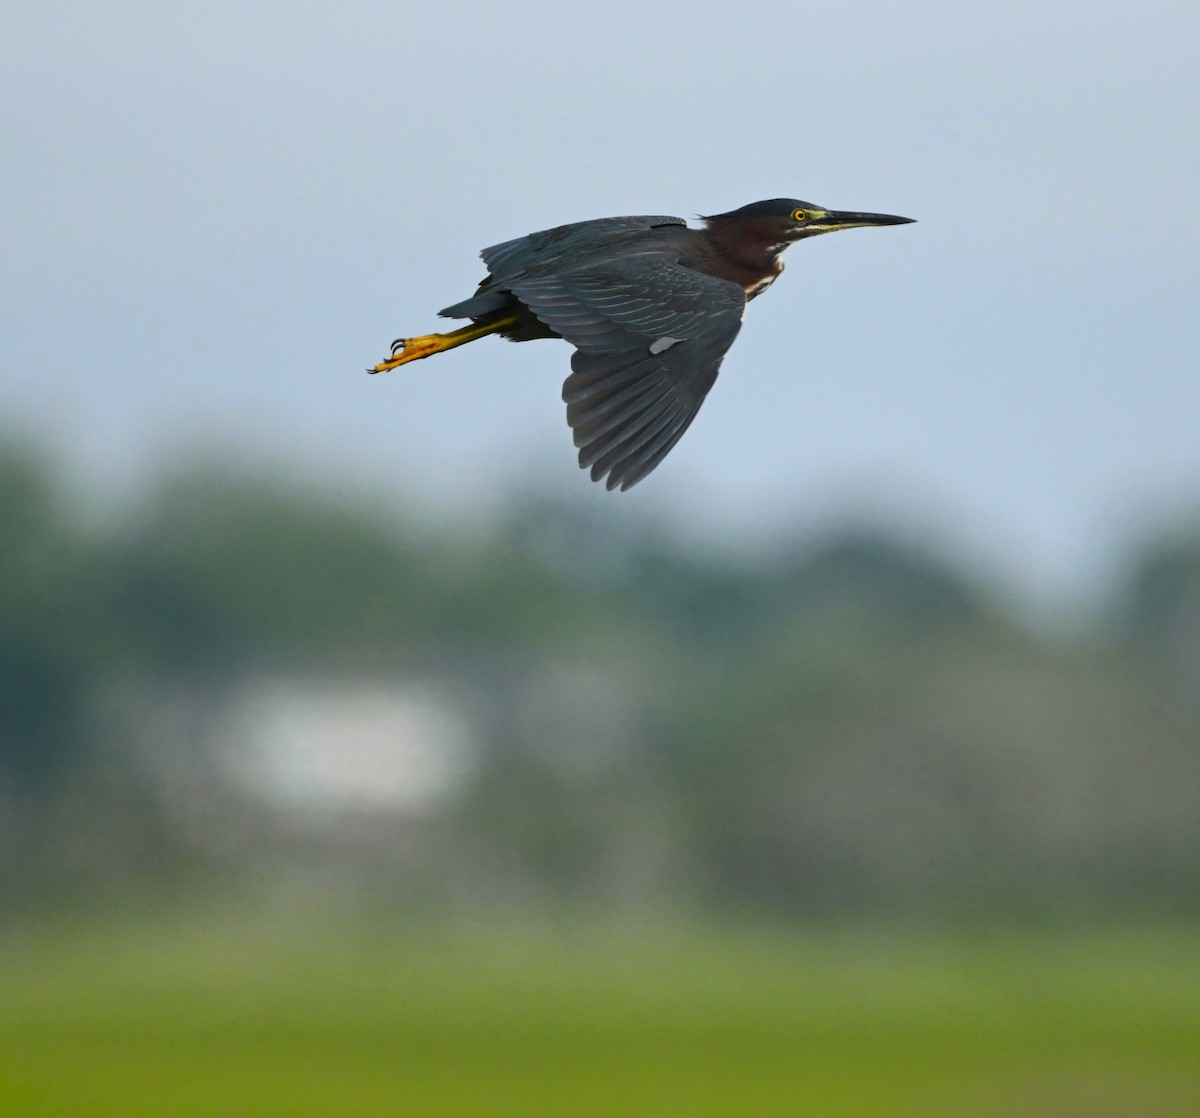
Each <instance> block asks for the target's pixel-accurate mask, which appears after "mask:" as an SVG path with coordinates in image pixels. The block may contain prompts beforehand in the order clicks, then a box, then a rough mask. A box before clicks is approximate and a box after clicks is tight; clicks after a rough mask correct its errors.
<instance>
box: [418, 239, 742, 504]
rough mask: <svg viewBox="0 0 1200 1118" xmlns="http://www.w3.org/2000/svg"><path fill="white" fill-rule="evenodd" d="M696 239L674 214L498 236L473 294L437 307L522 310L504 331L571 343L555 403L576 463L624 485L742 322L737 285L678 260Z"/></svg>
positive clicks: (649, 463)
mask: <svg viewBox="0 0 1200 1118" xmlns="http://www.w3.org/2000/svg"><path fill="white" fill-rule="evenodd" d="M695 236H696V231H695V230H691V229H688V227H687V224H686V223H685V222H684V221H683V220H682V219H680V218H676V217H620V218H604V219H600V220H597V221H583V222H578V223H577V224H574V225H564V226H559V227H558V228H557V229H548V230H545V231H543V232H540V233H533V234H530V235H529V236H527V237H520V238H518V239H516V240H512V241H505V242H504V243H502V244H498V245H493V246H492V247H491V248H487V249H484V250H483V252H482V253H481V255H482V257H483V261H484V263H485V264H486V265H487V267H488V271H489V273H490V274H489V276H488V277H487V279H485V280H484V282H483V283H482V284H481V285H480V287H479V290H478V291H477V292H476V294H475V295H473V296H472V297H471V298H470V299H465V300H463V301H462V302H461V303H456V304H455V305H454V306H451V307H447V308H445V310H443V311H441V312H439V313H440V314H442V315H443V316H445V317H447V318H472V319H480V318H484V317H487V316H491V315H505V314H511V313H512V312H513V311H514V309H519V308H523V309H524V311H525V312H526V313H523V314H521V317H520V322H519V324H518V325H516V326H514V327H512V328H510V329H507V330H503V331H501V333H502V334H503V335H505V336H507V337H510V338H512V339H513V340H519V341H524V340H526V339H529V338H536V337H561V338H565V339H566V340H567V341H568V342H570V343H571V344H572V345H573V346H575V350H576V352H575V353H574V354H572V356H571V375H570V376H569V377H567V379H566V382H565V383H564V385H563V400H564V401H565V402H566V404H567V422H568V423H569V424H570V426H571V429H572V431H573V433H574V437H575V445H576V446H577V447H578V448H579V464H580V465H581V466H584V467H588V468H590V470H591V476H592V478H593V480H595V481H599V480H601V479H606V480H605V484H606V485H607V487H608V488H609V489H615V488H617V487H620V488H621V489H628V488H629V487H630V486H631V485H635V484H636V483H637V482H639V481H640V480H641V479H642V478H644V477H645V476H646V475H647V474H648V473H650V471H651V470H653V469H654V468H655V467H656V466H657V465H658V464H659V463H660V462H661V461H662V460H663V458H665V457H666V455H667V453H668V452H669V451H670V449H671V448H672V447H673V446H674V445H675V444H676V443H677V442H678V441H679V439H680V437H681V436H682V435H683V433H684V431H686V430H687V428H688V426H689V425H690V424H691V422H692V420H693V419H694V418H695V417H696V412H697V411H698V410H699V408H700V405H701V403H703V401H704V397H705V396H706V395H707V393H708V390H709V389H710V388H711V387H712V386H713V382H714V381H715V380H716V378H717V370H718V368H719V367H720V364H721V360H722V358H724V356H725V352H726V351H727V350H728V349H729V347H730V345H731V344H732V343H733V339H734V338H735V337H736V336H737V332H738V330H739V328H740V327H741V321H742V312H743V311H744V309H745V306H746V292H745V290H744V289H743V288H742V287H741V286H740V285H739V284H737V283H734V282H733V281H731V280H727V279H721V278H718V277H717V276H714V275H708V274H705V273H703V272H700V271H697V270H695V269H694V268H692V267H689V266H687V265H686V264H685V263H683V261H684V260H686V259H688V258H689V256H694V255H695V249H696V245H695V243H694V241H693V238H694V237H695Z"/></svg>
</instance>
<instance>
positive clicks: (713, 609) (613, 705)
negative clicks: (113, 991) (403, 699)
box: [0, 451, 1200, 916]
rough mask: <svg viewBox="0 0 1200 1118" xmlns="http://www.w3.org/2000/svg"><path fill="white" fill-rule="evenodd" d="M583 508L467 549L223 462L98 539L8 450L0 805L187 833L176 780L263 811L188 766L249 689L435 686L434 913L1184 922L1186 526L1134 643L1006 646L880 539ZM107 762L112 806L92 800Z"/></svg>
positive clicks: (536, 514)
mask: <svg viewBox="0 0 1200 1118" xmlns="http://www.w3.org/2000/svg"><path fill="white" fill-rule="evenodd" d="M586 496H587V498H588V499H587V501H586V503H579V504H570V503H564V502H561V501H555V500H550V499H546V498H539V497H528V498H526V499H524V500H520V501H514V503H513V504H512V505H511V506H510V507H509V508H508V509H506V510H503V511H502V512H501V513H500V514H499V515H498V516H497V517H496V520H495V522H494V523H493V524H492V525H491V526H489V527H487V528H486V529H485V528H478V527H477V529H476V530H475V531H473V532H470V533H468V532H464V531H451V530H447V529H444V528H443V529H440V530H435V529H433V528H431V527H429V526H428V525H425V526H417V525H414V524H412V523H407V522H405V521H403V520H402V519H400V518H398V517H396V516H395V515H390V514H387V513H385V512H383V511H381V510H379V509H377V508H373V507H370V506H369V505H367V504H365V503H363V502H362V501H358V500H355V499H353V498H351V497H348V496H346V495H344V494H341V495H338V494H328V493H326V494H323V495H322V494H315V493H313V492H311V491H310V490H309V489H307V488H305V487H302V486H298V485H296V484H295V483H293V482H291V481H289V480H287V479H279V478H275V479H272V478H269V477H265V476H257V475H251V474H247V473H245V472H242V473H239V472H237V471H235V470H231V469H228V468H226V469H220V470H216V469H214V470H210V471H207V472H205V471H199V472H192V473H189V474H186V475H179V476H177V477H175V478H172V479H169V480H167V481H166V482H164V483H163V484H162V485H160V486H159V487H158V488H157V489H156V490H155V491H153V492H152V493H150V494H149V495H148V496H147V497H146V499H145V500H144V501H143V502H142V503H141V504H140V505H139V506H138V507H137V508H136V510H134V512H133V513H131V514H130V515H127V516H125V517H123V518H119V519H116V520H113V521H110V522H109V523H107V524H105V525H104V527H103V529H102V530H100V531H98V532H94V533H90V534H89V533H87V532H85V531H84V530H83V529H81V528H80V527H79V526H78V525H76V524H75V523H73V521H72V518H71V517H70V516H69V515H67V513H66V512H65V511H64V510H65V508H66V500H65V498H64V495H63V493H62V491H61V488H60V486H58V485H57V484H56V482H55V480H54V478H53V476H52V475H51V473H50V472H49V470H48V469H47V468H46V466H45V465H44V464H43V463H41V462H39V461H38V460H37V459H36V458H34V457H32V456H29V455H22V454H20V453H18V452H16V451H12V452H9V453H8V454H7V456H6V457H4V458H3V459H2V460H0V499H2V500H3V503H4V509H5V521H4V523H5V529H6V530H5V532H4V533H3V534H2V535H0V559H2V560H3V561H2V562H0V797H3V796H6V795H7V796H8V797H9V799H10V801H15V802H20V801H23V800H25V799H28V798H29V797H30V796H35V795H36V796H42V797H45V796H49V797H54V796H61V795H65V794H66V792H67V791H69V790H71V789H74V791H73V792H72V794H73V795H74V796H76V797H77V798H76V799H75V800H72V801H70V802H72V803H74V804H75V805H76V806H75V807H74V808H73V810H74V811H76V812H77V813H78V817H79V818H81V819H83V820H84V821H86V820H88V819H91V818H105V819H107V818H109V817H110V816H112V817H116V818H119V816H120V809H119V806H114V805H117V804H119V800H120V796H119V794H118V792H117V790H119V788H120V786H121V783H122V780H124V781H126V783H127V784H128V787H129V789H130V792H129V803H130V804H131V805H142V806H131V808H130V825H129V833H130V835H131V836H137V835H142V834H150V833H157V832H158V830H160V829H161V828H163V827H166V828H169V827H170V826H172V825H173V824H172V822H171V819H172V817H171V815H170V812H168V811H167V810H166V808H163V811H162V819H161V822H160V821H159V820H158V819H157V818H156V819H155V820H154V821H153V822H152V825H148V826H144V827H139V826H138V825H136V824H135V823H134V822H133V819H134V816H135V815H136V814H137V813H138V812H144V811H146V810H151V811H152V810H153V809H152V808H150V809H147V807H146V806H145V805H146V804H147V803H148V802H149V801H151V800H152V799H153V792H152V790H153V788H154V787H156V784H155V782H156V781H158V782H160V783H161V782H162V781H163V780H168V781H171V782H174V785H175V786H179V787H186V786H188V782H191V784H192V785H193V786H194V788H193V791H192V792H191V793H190V794H189V796H188V797H187V803H188V804H189V805H190V806H189V809H188V810H191V811H198V810H199V808H197V807H195V806H194V805H201V806H203V805H207V807H205V808H204V810H207V811H209V812H210V813H211V815H212V817H213V818H222V817H223V814H224V816H229V815H230V814H231V813H232V815H233V816H234V817H237V818H244V819H250V818H251V816H253V812H254V808H253V805H251V804H249V803H248V802H243V800H241V799H237V798H236V796H234V797H232V798H231V799H229V800H227V801H221V800H220V796H221V795H226V796H232V794H231V793H230V792H229V790H228V788H226V789H225V790H224V792H222V786H221V783H220V778H219V775H218V774H217V773H216V770H215V769H214V768H213V763H212V761H211V758H209V757H207V756H206V755H205V752H204V751H205V748H207V747H206V746H205V745H204V743H205V742H206V741H211V740H212V739H213V737H214V735H218V734H227V733H232V732H234V731H232V730H230V729H229V726H230V725H232V724H233V723H231V722H229V718H230V711H231V707H230V705H229V704H230V703H231V702H232V700H233V698H234V697H235V692H236V691H237V689H238V688H239V687H242V688H251V687H252V686H253V685H254V683H255V681H256V680H258V679H260V678H262V677H264V676H267V675H272V676H274V677H276V678H278V677H285V678H287V679H291V680H301V681H302V680H305V679H315V680H318V681H320V680H329V679H346V678H350V679H365V680H368V681H373V682H374V684H375V685H377V686H382V687H385V688H386V687H388V686H392V685H393V684H394V685H396V686H400V685H402V684H403V683H404V681H406V680H412V679H419V680H424V681H430V682H432V683H433V684H434V685H436V687H437V688H440V690H441V691H444V692H445V693H446V694H448V695H451V696H454V697H455V700H456V701H457V703H458V704H459V706H458V709H457V710H456V712H455V713H456V714H458V715H460V716H461V717H462V718H463V719H465V720H466V721H468V722H469V723H470V725H471V727H472V730H473V733H474V741H473V743H472V744H473V746H474V748H475V750H476V754H475V756H474V757H473V759H472V764H471V765H470V766H469V768H468V774H467V776H466V777H465V779H464V781H463V782H462V783H461V785H460V786H459V787H458V789H457V791H456V793H455V794H454V795H453V796H451V797H450V798H449V799H447V800H445V801H444V802H443V803H441V804H440V806H439V808H438V811H437V817H436V821H434V822H426V823H414V824H413V828H414V830H415V831H421V829H422V827H424V828H425V832H424V833H426V834H427V835H428V836H433V835H441V836H442V840H444V841H442V840H439V841H440V843H441V844H440V845H439V844H438V843H433V844H432V845H430V846H429V847H428V848H426V847H423V846H422V844H421V843H419V842H418V843H414V844H413V849H415V850H418V851H419V850H426V853H424V854H421V855H420V858H423V859H424V861H423V862H421V864H420V865H419V866H418V867H417V869H416V870H414V871H413V876H415V877H416V878H419V879H420V880H422V881H425V882H446V883H448V884H447V885H446V887H445V890H444V894H443V897H442V899H446V897H447V896H460V895H461V893H462V891H463V889H464V888H465V889H466V891H467V892H470V893H472V894H476V895H483V894H488V895H490V896H493V897H503V896H506V895H511V896H530V897H559V898H563V897H566V898H571V899H572V900H573V901H574V900H579V899H590V900H591V901H593V902H594V903H597V904H600V905H603V904H607V903H616V901H617V899H619V898H620V899H622V900H621V903H629V904H635V905H637V904H653V903H654V902H655V901H656V900H658V899H660V898H663V897H671V898H676V899H683V900H684V901H686V902H687V903H693V904H702V905H707V906H711V907H713V908H717V909H723V908H725V907H726V906H729V905H734V906H737V907H745V908H748V909H751V910H757V911H767V912H772V913H777V914H780V915H787V916H795V915H802V916H812V915H817V914H825V913H831V912H833V913H836V912H845V911H848V910H849V911H866V910H870V909H872V908H876V907H878V906H884V907H886V908H888V909H890V910H913V911H930V910H937V911H940V912H952V913H973V912H974V913H977V912H982V911H997V910H1004V911H1012V910H1014V908H1018V909H1025V910H1028V911H1030V912H1045V911H1048V910H1055V911H1059V912H1063V911H1065V912H1075V911H1092V910H1103V909H1106V908H1113V907H1116V908H1120V907H1121V906H1123V905H1129V904H1138V905H1156V906H1160V907H1161V908H1163V909H1165V910H1169V911H1176V912H1178V911H1192V910H1194V909H1195V906H1196V905H1197V904H1198V903H1200V817H1198V815H1197V812H1196V810H1195V805H1196V803H1197V802H1198V801H1200V750H1197V749H1196V748H1195V747H1196V744H1197V742H1200V705H1198V704H1196V702H1195V695H1196V694H1197V693H1200V675H1196V674H1195V672H1196V671H1197V670H1200V669H1198V667H1197V665H1200V658H1198V657H1200V636H1198V634H1200V630H1197V629H1196V625H1195V619H1196V617H1197V616H1200V614H1198V612H1197V607H1196V603H1195V601H1193V599H1194V598H1195V596H1196V593H1197V589H1196V588H1197V586H1200V583H1198V582H1197V581H1196V580H1197V578H1200V574H1198V573H1197V572H1200V566H1197V564H1196V559H1197V552H1196V551H1195V548H1194V546H1193V545H1192V544H1191V543H1189V542H1188V541H1187V538H1186V537H1185V536H1180V537H1178V540H1176V541H1175V542H1172V543H1170V545H1169V546H1167V545H1164V544H1162V543H1155V544H1153V545H1151V546H1150V547H1148V548H1147V550H1146V552H1145V554H1144V556H1143V557H1142V559H1141V560H1140V561H1139V562H1138V563H1137V564H1135V565H1134V567H1133V571H1134V573H1133V575H1132V576H1131V579H1130V585H1131V587H1132V589H1131V591H1130V592H1129V593H1128V594H1127V596H1126V606H1125V612H1126V616H1127V618H1128V621H1127V626H1126V630H1125V631H1126V632H1127V633H1128V634H1130V636H1131V639H1130V640H1128V641H1127V642H1126V643H1124V644H1123V645H1121V646H1119V647H1106V646H1105V645H1103V644H1101V643H1100V642H1099V641H1088V640H1083V639H1075V640H1066V639H1063V640H1057V641H1051V640H1046V639H1044V638H1043V637H1040V636H1038V635H1036V634H1034V633H1031V632H1029V631H1027V630H1026V629H1024V628H1023V626H1022V625H1021V624H1020V623H1019V621H1018V619H1017V618H1015V617H1013V616H1011V615H1009V614H1008V613H1006V612H1005V610H1004V609H1003V608H1002V607H1001V606H1000V605H999V604H997V599H996V598H995V596H994V595H993V594H991V593H990V592H989V590H988V588H987V587H985V586H981V585H979V584H977V583H975V582H972V581H971V579H970V578H968V577H967V576H966V575H965V574H964V573H962V572H960V571H958V570H955V569H954V568H953V566H952V565H950V564H949V563H947V562H946V561H944V560H942V559H940V558H939V557H937V556H933V555H929V554H926V553H924V552H923V551H921V550H920V549H918V548H915V547H913V546H911V545H909V544H906V543H903V542H900V541H897V540H896V539H894V538H892V537H889V536H887V535H885V534H881V533H871V532H869V531H864V530H856V531H851V532H843V533H840V534H831V535H829V536H828V537H827V538H824V539H819V538H818V539H805V540H802V541H799V542H798V543H797V544H796V546H794V547H792V548H789V549H785V550H780V551H775V552H770V553H767V552H763V553H758V554H747V555H744V556H741V557H739V558H736V559H731V558H728V557H725V556H721V555H717V554H714V553H706V552H705V551H704V550H702V549H698V548H697V547H695V546H688V545H686V544H684V543H682V542H680V541H679V540H677V539H675V538H674V537H672V536H671V535H669V534H668V533H667V532H665V531H664V530H662V529H661V528H659V527H658V526H656V525H651V524H649V523H647V522H645V521H643V520H639V519H637V518H635V517H632V516H630V515H628V513H622V512H621V511H620V509H619V507H617V508H616V510H615V511H614V506H613V505H612V504H611V503H608V504H605V503H602V502H597V501H596V500H595V496H596V495H595V494H594V493H591V492H589V493H588V494H587V495H586ZM1179 540H1183V541H1184V542H1183V543H1180V542H1178V541H1179ZM1189 673H1192V674H1189ZM1192 681H1194V685H1193V682H1192ZM300 685H301V684H297V686H300ZM175 709H178V710H181V711H183V712H185V713H184V714H182V715H180V716H179V718H177V719H176V722H175V723H174V724H173V723H171V721H170V718H169V717H167V715H169V714H170V712H171V711H172V710H175ZM164 710H165V711H166V712H167V714H164V713H163V712H164ZM164 719H165V721H164ZM222 719H225V721H222ZM181 723H182V729H181V728H180V724H181ZM172 725H174V729H173V730H172ZM226 745H228V743H226ZM139 749H140V750H141V752H140V753H139ZM148 757H149V758H152V760H151V761H150V762H149V763H147V760H146V759H147V758H148ZM155 766H157V768H155ZM206 766H207V767H206ZM98 769H99V770H100V771H103V772H105V773H106V774H107V777H106V781H105V787H106V788H107V789H108V792H107V793H106V795H108V797H109V798H108V800H107V801H106V804H105V806H104V807H103V809H100V808H98V807H97V804H96V803H93V801H91V800H89V799H88V795H91V794H92V793H88V792H86V791H84V790H83V789H86V788H87V787H90V786H91V784H92V783H93V782H94V778H95V774H96V772H97V770H98ZM239 795H240V793H239ZM214 797H215V799H214ZM210 800H211V801H212V802H211V803H210V802H209V801H210ZM89 803H91V804H92V808H93V809H94V810H90V809H89V808H88V806H87V805H88V804H89ZM24 818H25V819H26V824H25V825H27V826H28V827H31V828H34V829H35V830H36V828H37V826H38V825H39V824H38V822H37V821H38V820H41V821H42V823H41V826H42V827H43V830H42V831H41V832H38V833H34V832H33V831H31V832H30V833H29V834H28V835H26V839H27V841H28V842H29V843H32V844H33V845H35V846H36V845H38V844H39V843H40V844H42V845H43V846H46V847H47V848H48V849H58V847H56V846H55V844H56V843H59V844H61V843H62V842H63V836H64V835H65V836H68V837H69V835H70V833H71V831H72V828H71V827H66V828H64V827H62V826H60V825H58V824H57V823H56V822H55V820H56V818H58V817H56V816H54V815H53V814H49V813H45V812H42V813H32V814H27V815H26V816H25V817H24ZM266 819H267V817H266V816H265V815H264V816H262V817H259V818H258V819H257V822H248V823H246V824H245V826H244V828H243V829H244V831H245V833H246V834H247V835H255V834H258V835H260V837H261V835H262V833H263V831H262V830H261V829H262V828H266V829H267V830H268V831H269V830H270V823H269V821H264V820H266ZM174 825H176V826H178V827H180V830H179V833H178V834H176V835H175V836H174V838H173V842H174V843H175V844H177V845H182V846H187V845H188V844H189V843H190V844H199V845H200V846H203V842H204V841H205V835H204V834H203V833H202V831H200V830H197V829H195V827H196V825H195V823H194V822H193V823H187V824H178V823H177V824H174ZM189 827H191V828H193V829H192V830H189V829H188V828H189ZM439 828H440V830H439ZM117 829H119V827H106V830H107V831H114V830H117ZM218 830H221V831H223V832H228V834H225V833H223V834H222V836H221V839H220V842H218V840H217V839H216V838H215V837H213V836H209V837H208V839H207V841H209V842H211V843H213V844H214V845H221V844H223V848H230V844H231V843H232V842H233V839H232V837H231V836H232V835H233V834H235V833H236V829H231V828H228V827H225V826H224V825H222V826H221V827H220V828H218ZM381 833H384V834H386V833H387V832H386V829H384V831H383V832H381ZM245 841H246V842H247V843H249V842H251V839H246V840H245ZM280 841H281V844H282V840H280ZM431 842H432V840H431ZM115 845H116V846H117V847H120V848H123V849H124V848H132V847H134V846H136V840H135V838H130V839H129V841H128V842H126V843H125V844H124V847H122V843H121V842H119V841H118V842H117V843H116V844H115ZM282 845H286V844H282ZM159 846H161V848H162V849H170V848H172V842H171V841H163V842H162V843H160V844H159ZM64 849H65V848H64ZM230 850H231V852H230V853H227V854H226V855H225V856H224V858H225V861H224V864H226V865H228V864H230V863H236V862H237V861H238V858H237V850H236V847H232V848H230ZM346 856H347V857H350V858H351V860H352V856H350V855H346ZM61 857H62V860H63V861H64V863H66V862H69V861H70V860H71V858H77V857H78V856H77V854H76V855H68V854H67V853H63V854H62V856H61ZM123 857H125V859H126V862H128V861H133V862H135V863H136V862H137V861H138V859H137V857H136V856H135V857H132V858H129V857H127V856H123ZM414 857H417V856H416V855H414ZM420 858H418V860H420ZM14 864H15V863H14ZM123 864H124V863H123ZM11 868H12V866H2V865H0V877H2V876H3V874H4V872H6V871H7V870H11ZM97 872H98V873H100V872H103V871H97ZM406 872H407V871H406ZM456 882H457V883H462V882H467V883H473V884H470V885H469V886H465V887H464V886H460V885H457V884H455V883H456ZM435 892H436V889H435Z"/></svg>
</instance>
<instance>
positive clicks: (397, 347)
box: [367, 334, 450, 373]
mask: <svg viewBox="0 0 1200 1118" xmlns="http://www.w3.org/2000/svg"><path fill="white" fill-rule="evenodd" d="M449 348H450V347H449V346H447V345H446V335H445V334H423V335H422V336H421V337H419V338H397V339H396V340H395V341H394V342H392V355H391V357H389V358H387V359H386V360H384V361H380V362H379V364H378V365H376V366H375V368H373V369H368V370H367V372H368V373H386V372H387V371H388V370H389V369H394V368H396V367H397V366H398V365H405V364H407V363H408V362H409V361H419V360H420V359H421V358H422V357H431V356H432V355H433V354H435V353H441V351H442V350H444V349H449Z"/></svg>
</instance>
